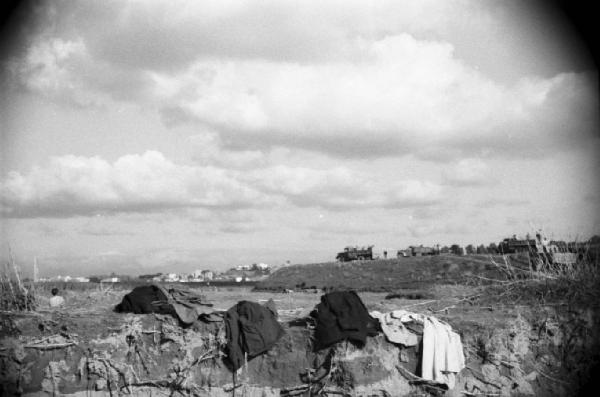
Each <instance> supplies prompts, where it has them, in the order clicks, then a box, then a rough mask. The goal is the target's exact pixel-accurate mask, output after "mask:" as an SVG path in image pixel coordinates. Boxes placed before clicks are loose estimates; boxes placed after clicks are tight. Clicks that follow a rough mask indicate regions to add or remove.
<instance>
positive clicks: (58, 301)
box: [50, 288, 65, 307]
mask: <svg viewBox="0 0 600 397" xmlns="http://www.w3.org/2000/svg"><path fill="white" fill-rule="evenodd" d="M64 303H65V298H63V297H62V296H60V295H58V288H52V298H50V306H51V307H58V306H62V305H64Z"/></svg>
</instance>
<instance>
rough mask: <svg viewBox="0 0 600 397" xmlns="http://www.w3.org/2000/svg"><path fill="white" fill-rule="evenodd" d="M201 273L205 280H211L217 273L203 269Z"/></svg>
mask: <svg viewBox="0 0 600 397" xmlns="http://www.w3.org/2000/svg"><path fill="white" fill-rule="evenodd" d="M200 275H201V276H202V278H203V279H204V280H205V281H210V280H212V279H213V278H214V277H215V274H214V273H213V272H212V271H211V270H202V272H201V273H200Z"/></svg>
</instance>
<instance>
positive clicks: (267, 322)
mask: <svg viewBox="0 0 600 397" xmlns="http://www.w3.org/2000/svg"><path fill="white" fill-rule="evenodd" d="M225 331H226V334H227V357H228V359H229V361H230V363H231V367H232V370H233V371H237V370H238V368H240V367H241V366H242V365H243V364H244V353H247V354H248V359H249V360H250V359H251V358H254V357H256V356H258V355H259V354H261V353H264V352H266V351H267V350H269V349H270V348H271V347H273V345H274V344H275V342H277V341H278V340H279V338H281V337H282V336H283V334H284V330H283V328H282V327H281V325H280V324H279V323H278V322H277V319H276V317H275V314H274V313H273V312H272V311H271V310H269V309H268V308H266V307H264V306H261V305H259V304H258V303H255V302H249V301H241V302H238V304H236V305H235V306H233V307H232V308H231V309H229V310H228V311H227V313H225Z"/></svg>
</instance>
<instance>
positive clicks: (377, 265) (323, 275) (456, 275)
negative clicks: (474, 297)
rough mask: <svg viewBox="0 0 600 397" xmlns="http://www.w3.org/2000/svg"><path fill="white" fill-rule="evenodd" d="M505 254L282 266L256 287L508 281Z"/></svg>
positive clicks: (385, 287) (376, 288)
mask: <svg viewBox="0 0 600 397" xmlns="http://www.w3.org/2000/svg"><path fill="white" fill-rule="evenodd" d="M505 266H506V264H505V262H504V261H503V258H502V256H489V255H469V256H456V255H436V256H423V257H409V258H398V259H378V260H372V261H354V262H327V263H315V264H306V265H293V266H288V267H284V268H281V269H279V270H277V271H276V272H274V273H273V274H271V276H269V278H267V279H266V280H264V281H261V282H259V283H257V285H256V289H258V290H269V291H278V290H285V289H307V288H308V289H310V288H316V289H346V288H347V289H354V290H358V291H373V292H381V291H396V290H398V289H404V288H426V287H428V286H431V285H434V284H440V283H448V284H469V283H474V282H476V283H481V282H485V281H486V280H498V279H500V280H507V279H508V277H509V274H508V272H507V271H506V269H505Z"/></svg>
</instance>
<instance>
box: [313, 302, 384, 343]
mask: <svg viewBox="0 0 600 397" xmlns="http://www.w3.org/2000/svg"><path fill="white" fill-rule="evenodd" d="M312 315H313V317H315V319H316V329H315V342H314V350H315V351H318V350H321V349H324V348H326V347H328V346H331V345H332V344H334V343H336V342H339V341H342V340H346V339H347V340H350V341H352V342H354V343H356V344H358V345H361V346H362V345H364V343H365V341H366V339H367V335H368V336H375V335H377V328H378V323H377V320H375V319H374V318H373V317H371V316H370V315H369V312H368V311H367V308H366V307H365V305H364V303H363V302H362V300H361V299H360V297H359V296H358V295H357V294H356V292H354V291H335V292H330V293H328V294H325V295H323V296H321V303H319V304H318V305H317V307H316V310H315V311H313V313H312Z"/></svg>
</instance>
